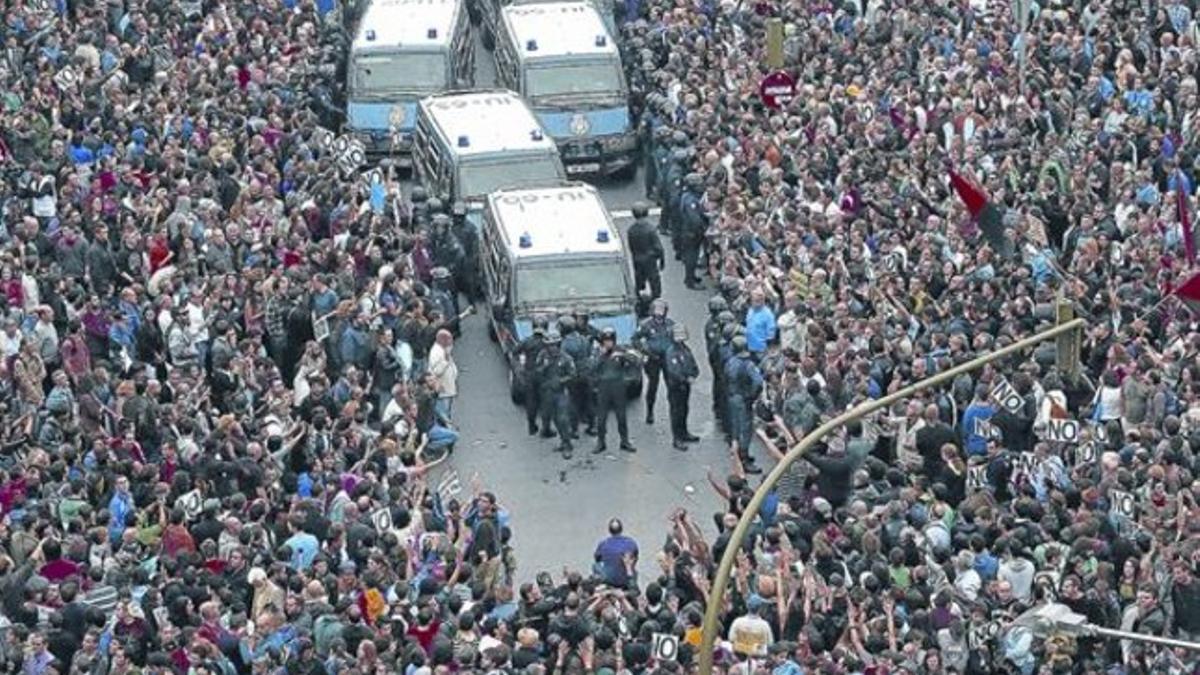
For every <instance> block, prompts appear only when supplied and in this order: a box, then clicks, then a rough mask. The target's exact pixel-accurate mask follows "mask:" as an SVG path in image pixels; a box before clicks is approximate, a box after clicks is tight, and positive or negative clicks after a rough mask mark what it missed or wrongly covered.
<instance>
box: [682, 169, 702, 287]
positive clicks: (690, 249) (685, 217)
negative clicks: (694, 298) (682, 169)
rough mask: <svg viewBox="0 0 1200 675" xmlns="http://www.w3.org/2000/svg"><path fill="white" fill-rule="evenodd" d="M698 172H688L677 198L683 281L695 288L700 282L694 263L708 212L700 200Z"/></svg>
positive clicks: (698, 256)
mask: <svg viewBox="0 0 1200 675" xmlns="http://www.w3.org/2000/svg"><path fill="white" fill-rule="evenodd" d="M703 180H704V179H703V178H702V177H701V176H700V174H696V173H693V174H689V175H688V176H687V178H686V180H685V183H686V185H687V189H686V190H685V191H684V193H683V195H682V196H681V197H680V198H679V211H678V213H677V214H676V215H677V224H678V228H679V244H678V246H679V252H680V255H681V257H682V259H683V283H684V284H685V285H686V286H687V287H688V288H696V287H697V286H699V284H700V282H699V280H697V279H696V264H697V263H698V262H699V260H700V246H701V245H702V244H703V243H704V235H705V233H707V232H708V214H707V213H705V211H704V204H703V203H702V202H701V200H700V197H701V194H700V190H701V186H702V185H703Z"/></svg>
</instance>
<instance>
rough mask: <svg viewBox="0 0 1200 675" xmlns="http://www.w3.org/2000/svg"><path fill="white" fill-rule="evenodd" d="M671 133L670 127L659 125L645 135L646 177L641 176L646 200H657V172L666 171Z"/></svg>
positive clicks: (669, 153)
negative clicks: (647, 141)
mask: <svg viewBox="0 0 1200 675" xmlns="http://www.w3.org/2000/svg"><path fill="white" fill-rule="evenodd" d="M671 133H672V130H671V127H668V126H666V125H660V126H657V127H652V130H651V131H650V133H648V134H647V140H649V141H650V142H649V143H647V144H646V175H645V176H643V178H644V179H645V185H646V199H653V200H658V199H659V194H658V179H659V171H662V170H665V169H666V166H667V160H668V159H669V158H670V156H671ZM659 203H660V204H661V203H662V202H661V201H660V202H659Z"/></svg>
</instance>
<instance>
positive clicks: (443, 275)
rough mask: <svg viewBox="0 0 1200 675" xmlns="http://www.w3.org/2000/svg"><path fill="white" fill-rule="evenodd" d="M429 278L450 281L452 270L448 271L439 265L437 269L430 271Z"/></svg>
mask: <svg viewBox="0 0 1200 675" xmlns="http://www.w3.org/2000/svg"><path fill="white" fill-rule="evenodd" d="M429 276H431V277H433V278H434V279H435V280H436V279H449V278H450V270H448V269H446V268H445V267H442V266H441V265H438V266H437V267H435V268H433V269H431V270H429Z"/></svg>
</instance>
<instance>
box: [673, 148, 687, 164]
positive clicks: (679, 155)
mask: <svg viewBox="0 0 1200 675" xmlns="http://www.w3.org/2000/svg"><path fill="white" fill-rule="evenodd" d="M671 159H673V160H675V161H676V162H679V163H680V164H683V163H684V162H686V161H688V151H687V150H684V149H683V148H675V151H674V152H672V153H671Z"/></svg>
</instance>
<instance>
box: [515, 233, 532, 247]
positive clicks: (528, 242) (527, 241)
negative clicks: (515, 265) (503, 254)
mask: <svg viewBox="0 0 1200 675" xmlns="http://www.w3.org/2000/svg"><path fill="white" fill-rule="evenodd" d="M517 246H520V247H521V248H530V247H532V246H533V237H531V236H529V233H528V232H523V233H521V238H520V239H519V240H518V241H517Z"/></svg>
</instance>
